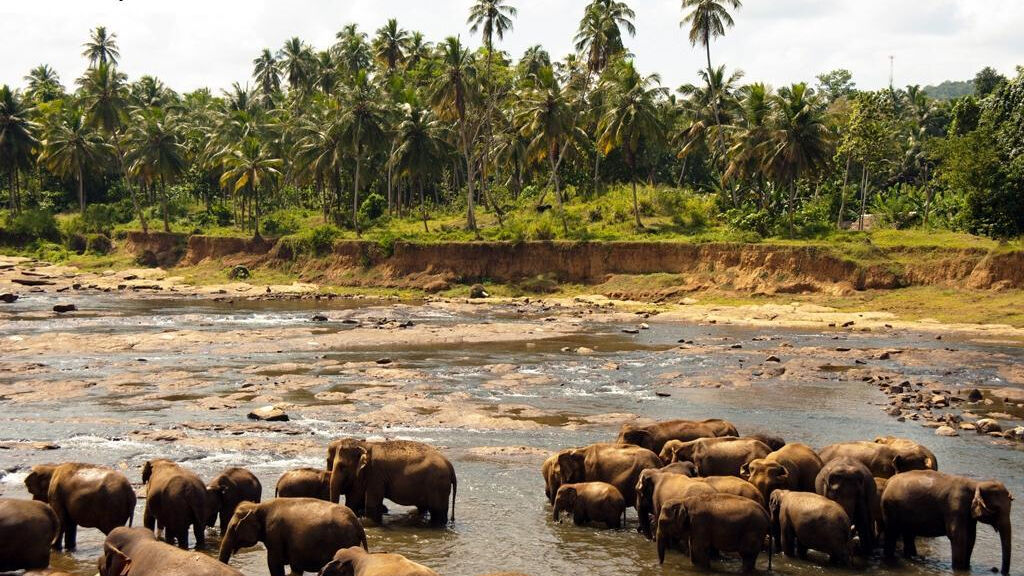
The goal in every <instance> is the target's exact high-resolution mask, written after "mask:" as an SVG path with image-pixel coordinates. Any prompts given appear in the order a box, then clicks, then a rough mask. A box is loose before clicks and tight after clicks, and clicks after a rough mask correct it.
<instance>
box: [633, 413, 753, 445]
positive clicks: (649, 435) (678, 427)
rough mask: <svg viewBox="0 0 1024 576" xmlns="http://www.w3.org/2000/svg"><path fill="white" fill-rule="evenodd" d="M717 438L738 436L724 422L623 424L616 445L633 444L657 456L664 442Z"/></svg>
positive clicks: (733, 427)
mask: <svg viewBox="0 0 1024 576" xmlns="http://www.w3.org/2000/svg"><path fill="white" fill-rule="evenodd" d="M718 436H739V433H737V432H736V427H735V426H733V424H732V423H731V422H728V421H726V420H719V419H711V420H702V421H699V422H698V421H694V420H669V421H667V422H655V423H654V424H650V425H647V426H636V425H633V424H623V425H622V428H621V429H620V430H619V437H618V438H617V439H616V440H615V442H616V444H633V445H635V446H640V447H642V448H647V449H648V450H650V451H651V452H654V453H655V454H657V453H658V452H661V449H662V447H664V446H665V442H668V441H669V440H680V441H683V442H688V441H690V440H696V439H698V438H715V437H718Z"/></svg>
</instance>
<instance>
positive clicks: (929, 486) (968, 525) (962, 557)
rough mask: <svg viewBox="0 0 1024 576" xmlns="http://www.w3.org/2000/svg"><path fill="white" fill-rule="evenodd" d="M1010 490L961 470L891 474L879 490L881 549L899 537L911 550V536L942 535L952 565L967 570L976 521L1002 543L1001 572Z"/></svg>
mask: <svg viewBox="0 0 1024 576" xmlns="http://www.w3.org/2000/svg"><path fill="white" fill-rule="evenodd" d="M1012 502H1013V496H1011V495H1010V493H1009V491H1007V489H1006V486H1004V485H1003V484H1002V483H1000V482H995V481H988V482H978V481H976V480H971V479H969V478H963V477H961V476H953V475H951V474H943V473H941V472H935V471H934V470H921V471H914V472H907V473H904V474H897V475H896V476H893V477H892V478H891V479H890V480H889V482H888V484H887V485H886V487H885V493H884V494H882V513H883V515H884V517H885V555H886V557H887V558H892V557H894V556H895V554H896V541H897V540H898V539H899V538H901V537H902V538H903V555H904V556H905V557H907V558H911V557H913V556H916V555H917V546H916V544H915V542H914V539H915V538H916V537H917V536H925V537H938V536H946V537H948V538H949V543H950V545H951V546H952V549H953V569H954V570H970V568H971V553H972V552H973V551H974V540H975V537H976V535H977V528H978V522H983V523H985V524H988V525H990V526H992V527H994V528H995V529H996V532H998V533H999V540H1000V544H1001V545H1002V552H1003V556H1002V566H1001V568H1000V570H1001V572H1002V573H1003V574H1009V573H1010V552H1011V550H1012V548H1013V531H1012V528H1011V526H1010V507H1011V503H1012Z"/></svg>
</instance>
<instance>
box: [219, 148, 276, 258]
mask: <svg viewBox="0 0 1024 576" xmlns="http://www.w3.org/2000/svg"><path fill="white" fill-rule="evenodd" d="M220 159H221V161H222V162H223V166H224V173H223V174H222V175H221V177H220V185H221V187H222V188H224V189H225V190H228V191H229V192H230V193H231V194H240V193H242V194H248V195H251V196H252V197H253V201H254V204H255V208H256V209H255V211H254V214H255V218H254V221H253V222H254V224H253V231H254V235H255V236H256V237H257V238H259V236H260V210H261V205H260V198H261V195H262V193H263V191H264V189H265V188H266V187H267V186H268V185H270V184H272V183H273V182H274V180H276V179H277V178H278V177H279V176H280V175H281V166H282V165H283V161H282V160H281V159H280V158H275V157H273V156H272V155H271V154H270V153H269V151H268V150H267V149H266V147H265V146H263V144H262V143H261V142H260V140H259V139H257V138H254V137H250V138H246V139H245V140H243V141H241V142H239V143H238V144H237V145H236V146H234V147H233V148H230V149H228V150H227V151H226V152H225V153H224V154H222V155H221V157H220Z"/></svg>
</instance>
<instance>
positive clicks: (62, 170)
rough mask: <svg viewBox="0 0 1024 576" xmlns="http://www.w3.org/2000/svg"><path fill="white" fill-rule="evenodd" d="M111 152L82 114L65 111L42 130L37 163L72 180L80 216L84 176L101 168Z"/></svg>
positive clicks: (84, 202)
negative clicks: (40, 151)
mask: <svg viewBox="0 0 1024 576" xmlns="http://www.w3.org/2000/svg"><path fill="white" fill-rule="evenodd" d="M112 150H113V149H112V147H111V146H110V145H109V144H107V143H106V141H105V140H104V139H103V136H102V135H101V134H100V133H99V132H97V131H96V130H95V129H94V128H93V127H92V125H91V124H90V123H89V122H88V121H87V120H86V117H85V115H84V114H82V113H80V112H78V111H77V110H69V111H67V112H65V113H62V114H56V115H55V118H54V119H53V122H52V123H51V124H49V125H48V126H47V127H46V137H45V139H44V140H43V153H42V155H41V156H40V157H39V161H40V162H41V163H43V164H44V165H45V166H47V167H48V168H49V169H50V170H51V171H52V172H53V173H54V174H56V175H57V176H60V177H61V178H73V179H74V181H75V184H76V185H77V188H78V208H79V210H80V211H81V212H82V213H83V214H84V213H85V204H86V198H85V175H86V173H87V172H89V171H90V170H93V169H96V168H98V167H99V166H101V165H102V164H103V162H104V160H105V159H106V157H107V156H108V155H109V154H110V153H111V152H112Z"/></svg>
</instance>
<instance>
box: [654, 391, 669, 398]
mask: <svg viewBox="0 0 1024 576" xmlns="http://www.w3.org/2000/svg"><path fill="white" fill-rule="evenodd" d="M654 395H655V396H657V397H658V398H671V397H672V393H671V392H665V391H663V390H655V391H654Z"/></svg>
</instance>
